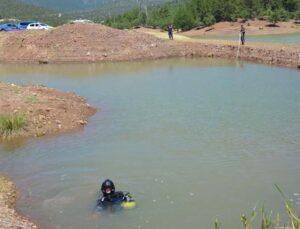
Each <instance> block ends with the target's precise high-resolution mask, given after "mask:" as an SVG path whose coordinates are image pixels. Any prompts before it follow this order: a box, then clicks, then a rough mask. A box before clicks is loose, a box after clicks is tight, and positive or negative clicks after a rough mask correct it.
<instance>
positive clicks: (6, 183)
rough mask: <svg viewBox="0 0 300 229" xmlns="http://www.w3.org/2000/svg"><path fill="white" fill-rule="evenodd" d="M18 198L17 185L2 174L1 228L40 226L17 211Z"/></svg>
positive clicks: (31, 228)
mask: <svg viewBox="0 0 300 229" xmlns="http://www.w3.org/2000/svg"><path fill="white" fill-rule="evenodd" d="M16 199H17V191H16V187H15V185H14V184H13V183H12V182H11V181H10V180H9V179H7V178H6V177H3V176H0V228H1V229H12V228H14V229H17V228H26V229H33V228H38V226H37V225H35V224H34V223H32V222H30V221H29V220H28V219H26V218H25V217H23V216H20V215H19V214H18V213H17V212H16V211H15V205H16Z"/></svg>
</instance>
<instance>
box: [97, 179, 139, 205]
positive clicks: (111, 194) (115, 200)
mask: <svg viewBox="0 0 300 229" xmlns="http://www.w3.org/2000/svg"><path fill="white" fill-rule="evenodd" d="M101 192H102V197H101V198H100V199H99V200H98V201H97V208H101V209H106V208H116V209H117V208H124V209H132V208H134V207H135V205H136V204H135V201H134V199H133V198H132V197H131V195H130V193H129V192H126V193H123V192H116V191H115V185H114V183H113V182H112V181H111V180H109V179H106V180H105V181H104V182H103V183H102V185H101Z"/></svg>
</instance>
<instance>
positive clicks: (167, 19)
mask: <svg viewBox="0 0 300 229" xmlns="http://www.w3.org/2000/svg"><path fill="white" fill-rule="evenodd" d="M255 17H258V18H259V17H261V18H263V17H264V18H268V20H269V21H270V22H271V23H274V24H275V23H276V22H278V21H286V20H289V19H291V18H295V19H298V20H299V18H300V0H187V1H184V2H182V1H181V2H180V1H176V4H175V5H174V4H166V5H164V6H161V7H153V8H148V9H143V8H135V9H133V10H131V11H128V12H127V13H125V14H123V15H119V16H116V17H110V18H108V19H107V20H106V24H107V25H109V26H113V27H116V28H130V27H134V26H138V25H148V26H154V27H163V28H165V27H166V25H167V24H168V23H172V24H174V26H175V28H179V29H183V30H188V29H191V28H192V27H195V26H208V25H212V24H214V23H215V22H219V21H236V20H237V19H238V18H242V19H249V18H255Z"/></svg>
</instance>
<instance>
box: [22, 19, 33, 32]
mask: <svg viewBox="0 0 300 229" xmlns="http://www.w3.org/2000/svg"><path fill="white" fill-rule="evenodd" d="M31 23H35V21H21V22H20V23H19V24H18V28H19V30H26V29H27V26H28V25H29V24H31Z"/></svg>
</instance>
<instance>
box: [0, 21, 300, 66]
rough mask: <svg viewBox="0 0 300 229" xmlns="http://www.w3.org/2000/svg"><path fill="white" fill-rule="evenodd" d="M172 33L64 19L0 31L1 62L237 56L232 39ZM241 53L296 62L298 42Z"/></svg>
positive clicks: (282, 62)
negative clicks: (46, 26)
mask: <svg viewBox="0 0 300 229" xmlns="http://www.w3.org/2000/svg"><path fill="white" fill-rule="evenodd" d="M155 32H157V31H155ZM177 38H178V37H176V35H175V41H167V40H165V39H161V38H158V37H155V36H153V35H150V34H147V33H145V32H143V31H142V32H139V31H136V30H117V29H112V28H109V27H106V26H103V25H98V24H73V25H72V24H68V25H63V26H61V27H58V28H56V29H54V30H52V31H25V32H15V33H9V34H8V33H7V34H3V35H0V62H4V63H7V62H16V63H26V62H32V63H65V62H109V61H110V62H114V61H128V60H145V59H159V58H167V57H182V56H199V57H221V58H231V59H235V58H236V53H237V50H238V45H237V44H236V43H237V42H223V41H205V40H201V41H200V40H199V39H198V40H196V39H195V40H193V39H190V40H185V39H177ZM240 59H241V60H247V61H254V62H258V63H266V64H274V65H279V66H286V67H293V68H300V45H274V44H262V45H259V44H252V45H248V44H247V45H246V46H243V47H242V48H241V55H240Z"/></svg>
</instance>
